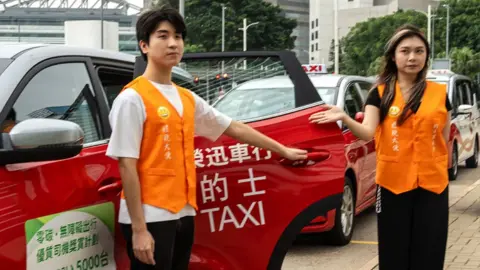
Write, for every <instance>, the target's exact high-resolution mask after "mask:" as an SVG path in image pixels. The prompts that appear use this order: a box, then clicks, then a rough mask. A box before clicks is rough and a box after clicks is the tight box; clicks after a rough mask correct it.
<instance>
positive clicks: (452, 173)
mask: <svg viewBox="0 0 480 270" xmlns="http://www.w3.org/2000/svg"><path fill="white" fill-rule="evenodd" d="M457 175H458V149H457V144H456V143H454V144H453V149H452V167H451V168H450V169H448V179H450V180H451V181H453V180H456V179H457Z"/></svg>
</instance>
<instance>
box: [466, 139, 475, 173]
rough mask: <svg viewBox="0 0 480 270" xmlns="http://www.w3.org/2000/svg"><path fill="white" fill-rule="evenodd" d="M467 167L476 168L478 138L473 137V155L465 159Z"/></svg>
mask: <svg viewBox="0 0 480 270" xmlns="http://www.w3.org/2000/svg"><path fill="white" fill-rule="evenodd" d="M465 165H466V166H467V168H477V167H478V139H476V138H475V148H474V149H473V156H471V157H469V158H468V159H467V160H466V161H465Z"/></svg>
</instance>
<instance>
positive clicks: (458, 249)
mask: <svg viewBox="0 0 480 270" xmlns="http://www.w3.org/2000/svg"><path fill="white" fill-rule="evenodd" d="M479 217H480V181H477V182H475V183H474V184H472V185H471V186H470V187H469V188H468V189H467V190H465V193H464V194H463V195H460V196H457V197H456V198H454V199H453V200H452V199H451V200H450V223H449V228H448V230H449V232H448V244H447V254H446V258H445V267H444V269H445V270H451V269H452V270H453V269H455V270H463V269H465V270H467V269H480V219H479ZM367 269H370V268H368V267H367ZM371 269H372V270H376V269H378V265H375V266H374V267H373V268H371Z"/></svg>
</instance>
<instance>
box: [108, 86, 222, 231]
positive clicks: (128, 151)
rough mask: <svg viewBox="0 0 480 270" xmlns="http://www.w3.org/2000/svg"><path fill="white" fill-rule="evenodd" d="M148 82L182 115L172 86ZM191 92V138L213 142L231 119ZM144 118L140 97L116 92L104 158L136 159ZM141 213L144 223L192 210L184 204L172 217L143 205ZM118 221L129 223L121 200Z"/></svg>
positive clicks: (160, 209) (176, 93)
mask: <svg viewBox="0 0 480 270" xmlns="http://www.w3.org/2000/svg"><path fill="white" fill-rule="evenodd" d="M151 83H152V84H153V85H154V86H155V87H156V88H157V89H158V90H159V91H160V93H161V94H162V95H163V96H164V97H165V98H166V99H167V100H168V101H169V102H170V104H171V105H172V106H173V107H174V108H175V109H176V110H177V111H178V114H179V115H180V116H181V115H183V104H182V100H181V98H180V94H179V93H178V90H177V88H176V87H175V86H173V85H165V84H158V83H154V82H151ZM191 93H192V94H193V97H194V100H195V135H198V136H202V137H206V138H208V139H209V140H211V141H215V140H217V139H218V137H220V136H221V135H222V134H223V132H224V131H225V130H226V129H227V128H228V126H229V125H230V123H231V121H232V119H231V118H230V117H228V116H226V115H224V114H222V113H220V112H218V111H217V110H216V109H215V108H212V107H211V106H210V105H209V104H208V103H207V102H206V101H205V100H203V99H202V98H201V97H199V96H198V95H196V94H195V93H193V92H191ZM145 119H146V111H145V105H144V104H143V101H142V98H141V97H140V95H139V94H138V93H137V92H136V91H135V90H133V89H125V91H123V92H122V93H120V94H119V95H118V96H117V98H116V99H115V101H114V102H113V105H112V109H111V111H110V115H109V120H110V125H111V127H112V135H111V137H110V142H109V145H108V149H107V156H109V157H111V158H114V159H118V157H129V158H139V156H140V145H141V141H142V136H143V123H144V122H145ZM159 195H160V194H159ZM160 196H161V195H160ZM143 211H144V214H145V221H146V222H159V221H167V220H176V219H180V218H182V217H184V216H195V209H194V208H193V207H192V206H191V205H186V206H185V207H184V208H183V209H182V210H181V211H180V212H178V213H176V214H174V213H172V212H170V211H168V210H166V209H162V208H158V207H154V206H151V205H147V204H143ZM118 222H119V223H124V224H130V223H132V221H131V219H130V216H129V214H128V210H127V204H126V202H125V200H124V199H121V200H120V210H119V216H118Z"/></svg>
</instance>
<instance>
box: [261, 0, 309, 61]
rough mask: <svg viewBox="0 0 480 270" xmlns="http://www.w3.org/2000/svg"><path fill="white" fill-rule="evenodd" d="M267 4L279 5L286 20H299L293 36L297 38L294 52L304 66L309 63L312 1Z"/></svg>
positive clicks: (286, 0)
mask: <svg viewBox="0 0 480 270" xmlns="http://www.w3.org/2000/svg"><path fill="white" fill-rule="evenodd" d="M265 1H266V2H269V3H272V4H274V5H278V6H279V7H280V8H281V9H282V10H283V11H284V16H285V17H286V18H291V19H295V20H297V27H296V28H295V29H294V30H293V33H292V35H293V36H296V37H297V38H296V40H295V48H294V49H293V50H292V51H294V52H295V54H296V55H297V58H298V60H299V61H300V62H301V63H302V64H307V63H308V61H309V55H310V52H309V50H308V46H309V31H310V30H309V16H310V15H309V14H310V3H311V2H312V1H311V0H265Z"/></svg>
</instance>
